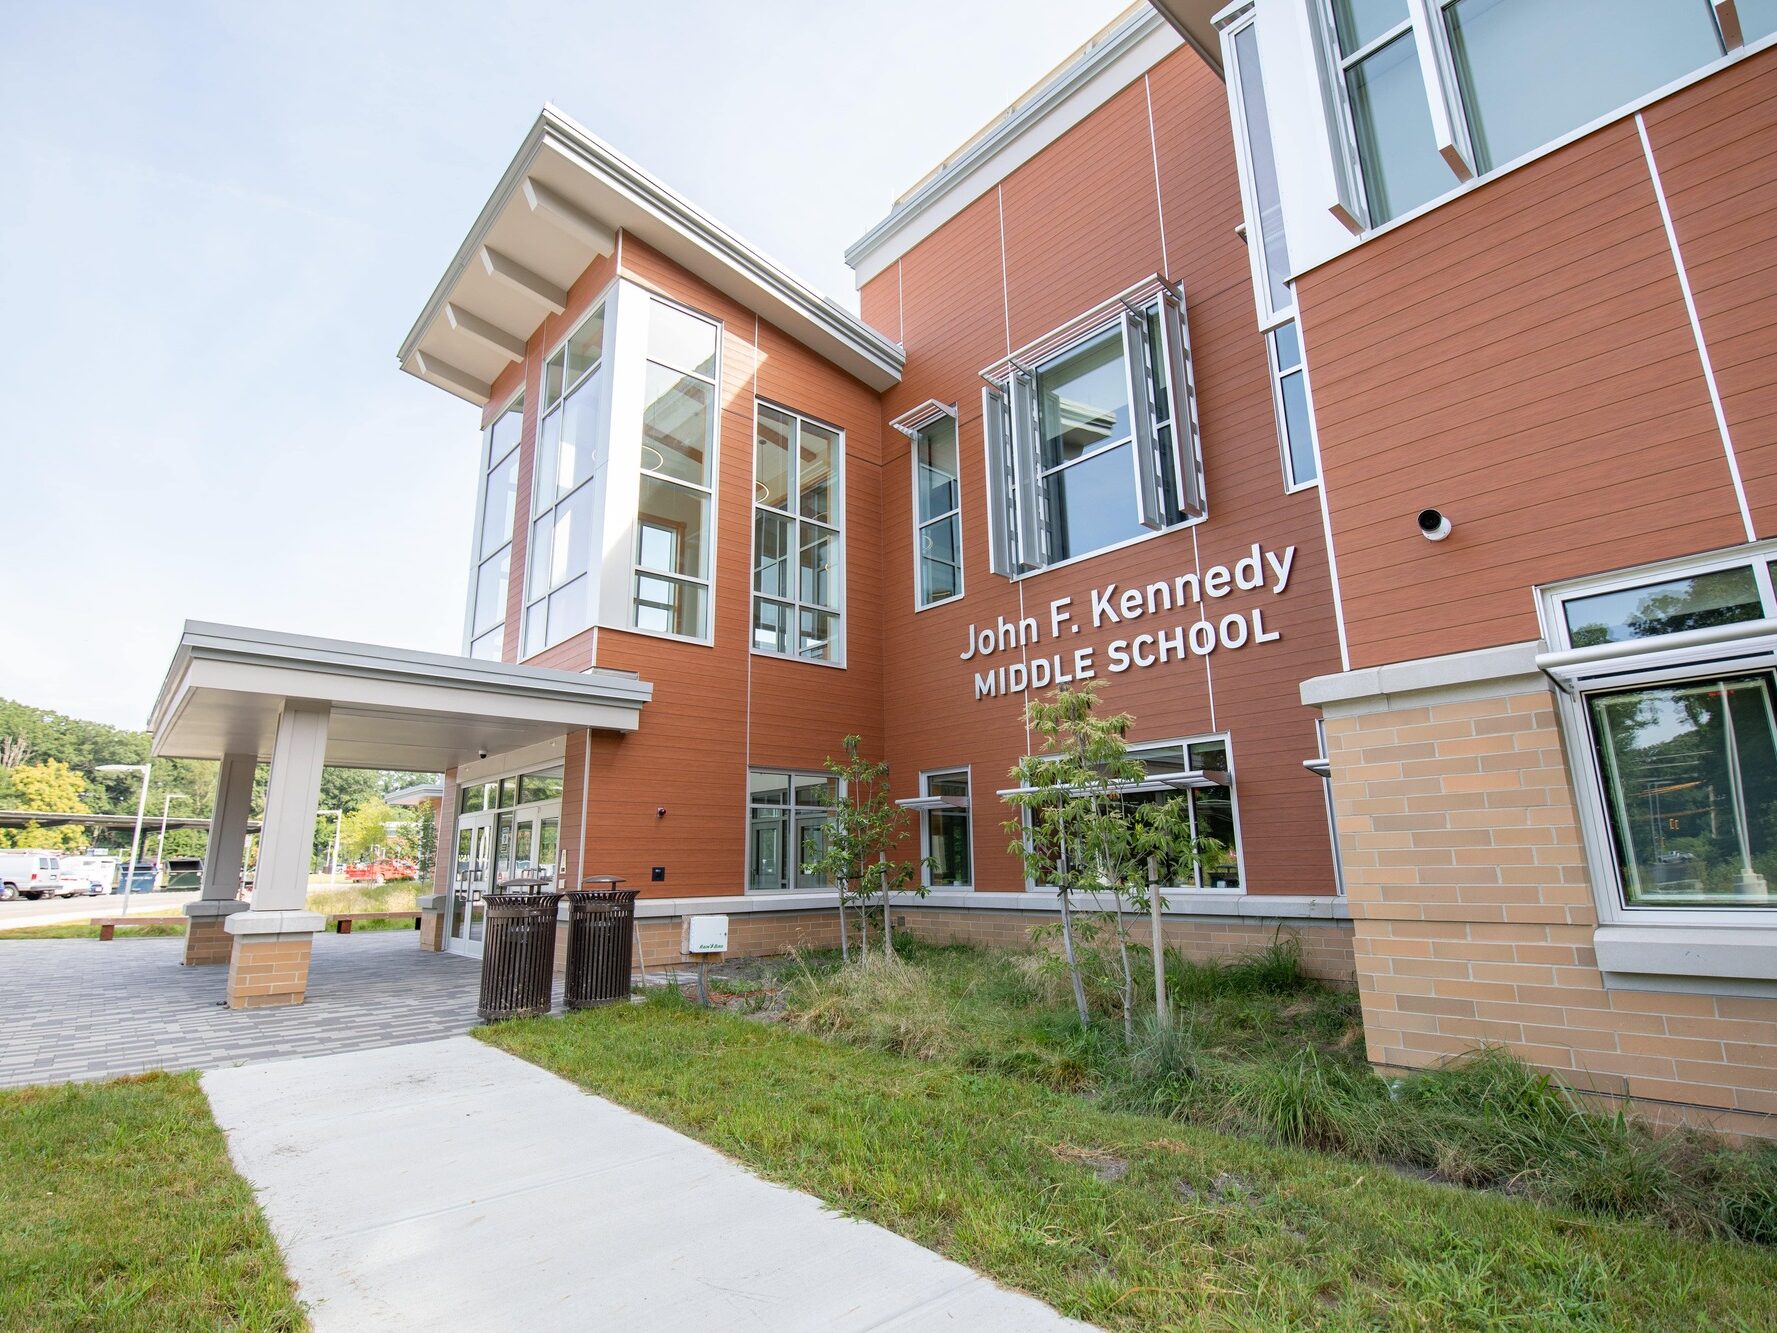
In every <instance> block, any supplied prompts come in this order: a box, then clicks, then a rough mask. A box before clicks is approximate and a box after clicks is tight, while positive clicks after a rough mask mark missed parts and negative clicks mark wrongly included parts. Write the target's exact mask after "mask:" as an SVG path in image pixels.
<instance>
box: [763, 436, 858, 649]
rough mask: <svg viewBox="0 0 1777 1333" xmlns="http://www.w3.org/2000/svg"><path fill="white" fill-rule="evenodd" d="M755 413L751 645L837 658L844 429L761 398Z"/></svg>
mask: <svg viewBox="0 0 1777 1333" xmlns="http://www.w3.org/2000/svg"><path fill="white" fill-rule="evenodd" d="M756 413H757V415H756V419H755V421H756V425H755V430H754V451H753V650H754V651H755V652H761V653H777V654H781V655H783V656H785V657H800V658H806V659H807V660H809V661H814V662H834V663H838V662H841V661H843V659H844V655H845V654H844V645H845V640H844V638H843V627H842V624H841V610H842V608H841V603H842V600H843V592H844V575H843V568H844V566H843V556H844V551H843V547H842V546H841V544H840V543H841V536H840V534H841V522H842V515H843V514H844V512H845V497H844V495H843V493H842V490H841V470H842V467H843V462H842V460H843V457H844V451H845V435H844V432H842V431H839V430H837V429H835V428H833V427H831V426H825V425H822V424H821V423H819V422H817V421H812V420H810V419H809V418H807V417H804V416H800V415H798V414H797V413H795V412H789V411H785V410H784V409H782V408H778V407H772V406H771V405H769V404H767V403H763V402H762V403H759V404H757V405H756Z"/></svg>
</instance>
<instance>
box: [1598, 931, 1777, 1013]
mask: <svg viewBox="0 0 1777 1333" xmlns="http://www.w3.org/2000/svg"><path fill="white" fill-rule="evenodd" d="M1593 947H1594V948H1595V949H1596V950H1597V952H1598V968H1599V971H1601V972H1602V973H1603V974H1604V984H1605V987H1606V988H1607V989H1610V990H1655V991H1681V992H1691V993H1695V994H1703V995H1749V996H1777V930H1773V929H1771V928H1770V927H1761V926H1754V927H1752V928H1750V929H1748V928H1729V927H1723V926H1715V927H1685V926H1600V927H1599V928H1598V930H1597V932H1596V934H1595V935H1594V937H1593Z"/></svg>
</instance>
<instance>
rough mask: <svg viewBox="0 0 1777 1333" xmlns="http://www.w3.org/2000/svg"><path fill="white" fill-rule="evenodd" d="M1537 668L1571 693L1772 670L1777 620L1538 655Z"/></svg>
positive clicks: (1776, 649)
mask: <svg viewBox="0 0 1777 1333" xmlns="http://www.w3.org/2000/svg"><path fill="white" fill-rule="evenodd" d="M1536 665H1537V667H1538V669H1539V670H1541V671H1542V672H1543V673H1544V674H1545V675H1547V676H1548V677H1549V679H1550V680H1552V681H1553V682H1554V683H1555V685H1556V687H1557V688H1559V689H1560V690H1561V691H1562V692H1563V693H1566V694H1577V693H1579V692H1580V691H1581V690H1595V689H1608V688H1611V687H1613V686H1618V687H1623V688H1628V687H1632V686H1634V685H1635V684H1636V683H1638V682H1639V681H1642V680H1646V679H1648V678H1650V677H1653V676H1666V675H1710V674H1713V673H1715V672H1731V671H1735V670H1760V669H1769V668H1771V667H1772V666H1777V620H1748V621H1744V622H1742V623H1740V624H1738V625H1711V626H1709V627H1708V628H1706V629H1694V630H1681V631H1680V632H1679V633H1677V634H1662V635H1660V636H1658V637H1656V638H1648V639H1634V640H1631V641H1629V642H1627V643H1600V644H1593V645H1589V646H1587V647H1584V648H1565V649H1561V650H1559V651H1556V652H1546V653H1538V654H1537V655H1536Z"/></svg>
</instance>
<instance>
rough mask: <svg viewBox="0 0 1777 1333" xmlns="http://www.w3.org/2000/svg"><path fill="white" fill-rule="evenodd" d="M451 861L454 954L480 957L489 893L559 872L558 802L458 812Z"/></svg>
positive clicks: (451, 935) (451, 928)
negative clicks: (522, 878)
mask: <svg viewBox="0 0 1777 1333" xmlns="http://www.w3.org/2000/svg"><path fill="white" fill-rule="evenodd" d="M455 853H456V854H455V858H454V860H453V862H452V865H451V886H450V917H449V924H450V934H449V946H450V949H451V951H452V952H453V953H463V954H468V955H469V956H470V957H472V958H479V957H481V941H482V936H483V935H484V934H485V932H486V929H487V895H488V894H490V893H497V892H499V887H500V885H502V884H504V883H505V882H506V881H507V880H510V879H513V878H515V877H517V876H521V875H524V876H529V875H539V874H540V875H545V876H547V877H548V878H549V879H550V880H552V881H553V880H556V879H559V878H560V875H561V854H562V852H561V802H560V801H544V802H542V803H540V804H536V805H525V806H519V807H518V808H517V809H515V810H490V811H486V812H480V813H476V814H465V815H459V816H458V817H457V831H456V847H455Z"/></svg>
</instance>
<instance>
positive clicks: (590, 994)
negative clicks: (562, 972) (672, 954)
mask: <svg viewBox="0 0 1777 1333" xmlns="http://www.w3.org/2000/svg"><path fill="white" fill-rule="evenodd" d="M613 882H614V881H613V880H612V879H610V878H609V877H604V876H601V877H598V878H597V879H589V880H587V883H588V884H592V883H598V884H606V885H608V884H611V883H613ZM637 892H638V890H635V889H613V888H597V889H582V890H581V891H580V892H579V893H570V894H569V895H568V976H567V984H566V987H565V990H564V994H563V997H562V999H563V1002H564V1003H565V1004H566V1005H567V1007H568V1008H569V1009H590V1008H593V1007H594V1006H595V1005H601V1004H614V1003H616V1002H617V1001H619V1000H627V999H628V998H629V969H630V958H631V956H632V950H631V944H632V941H633V940H634V938H635V920H636V894H637Z"/></svg>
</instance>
